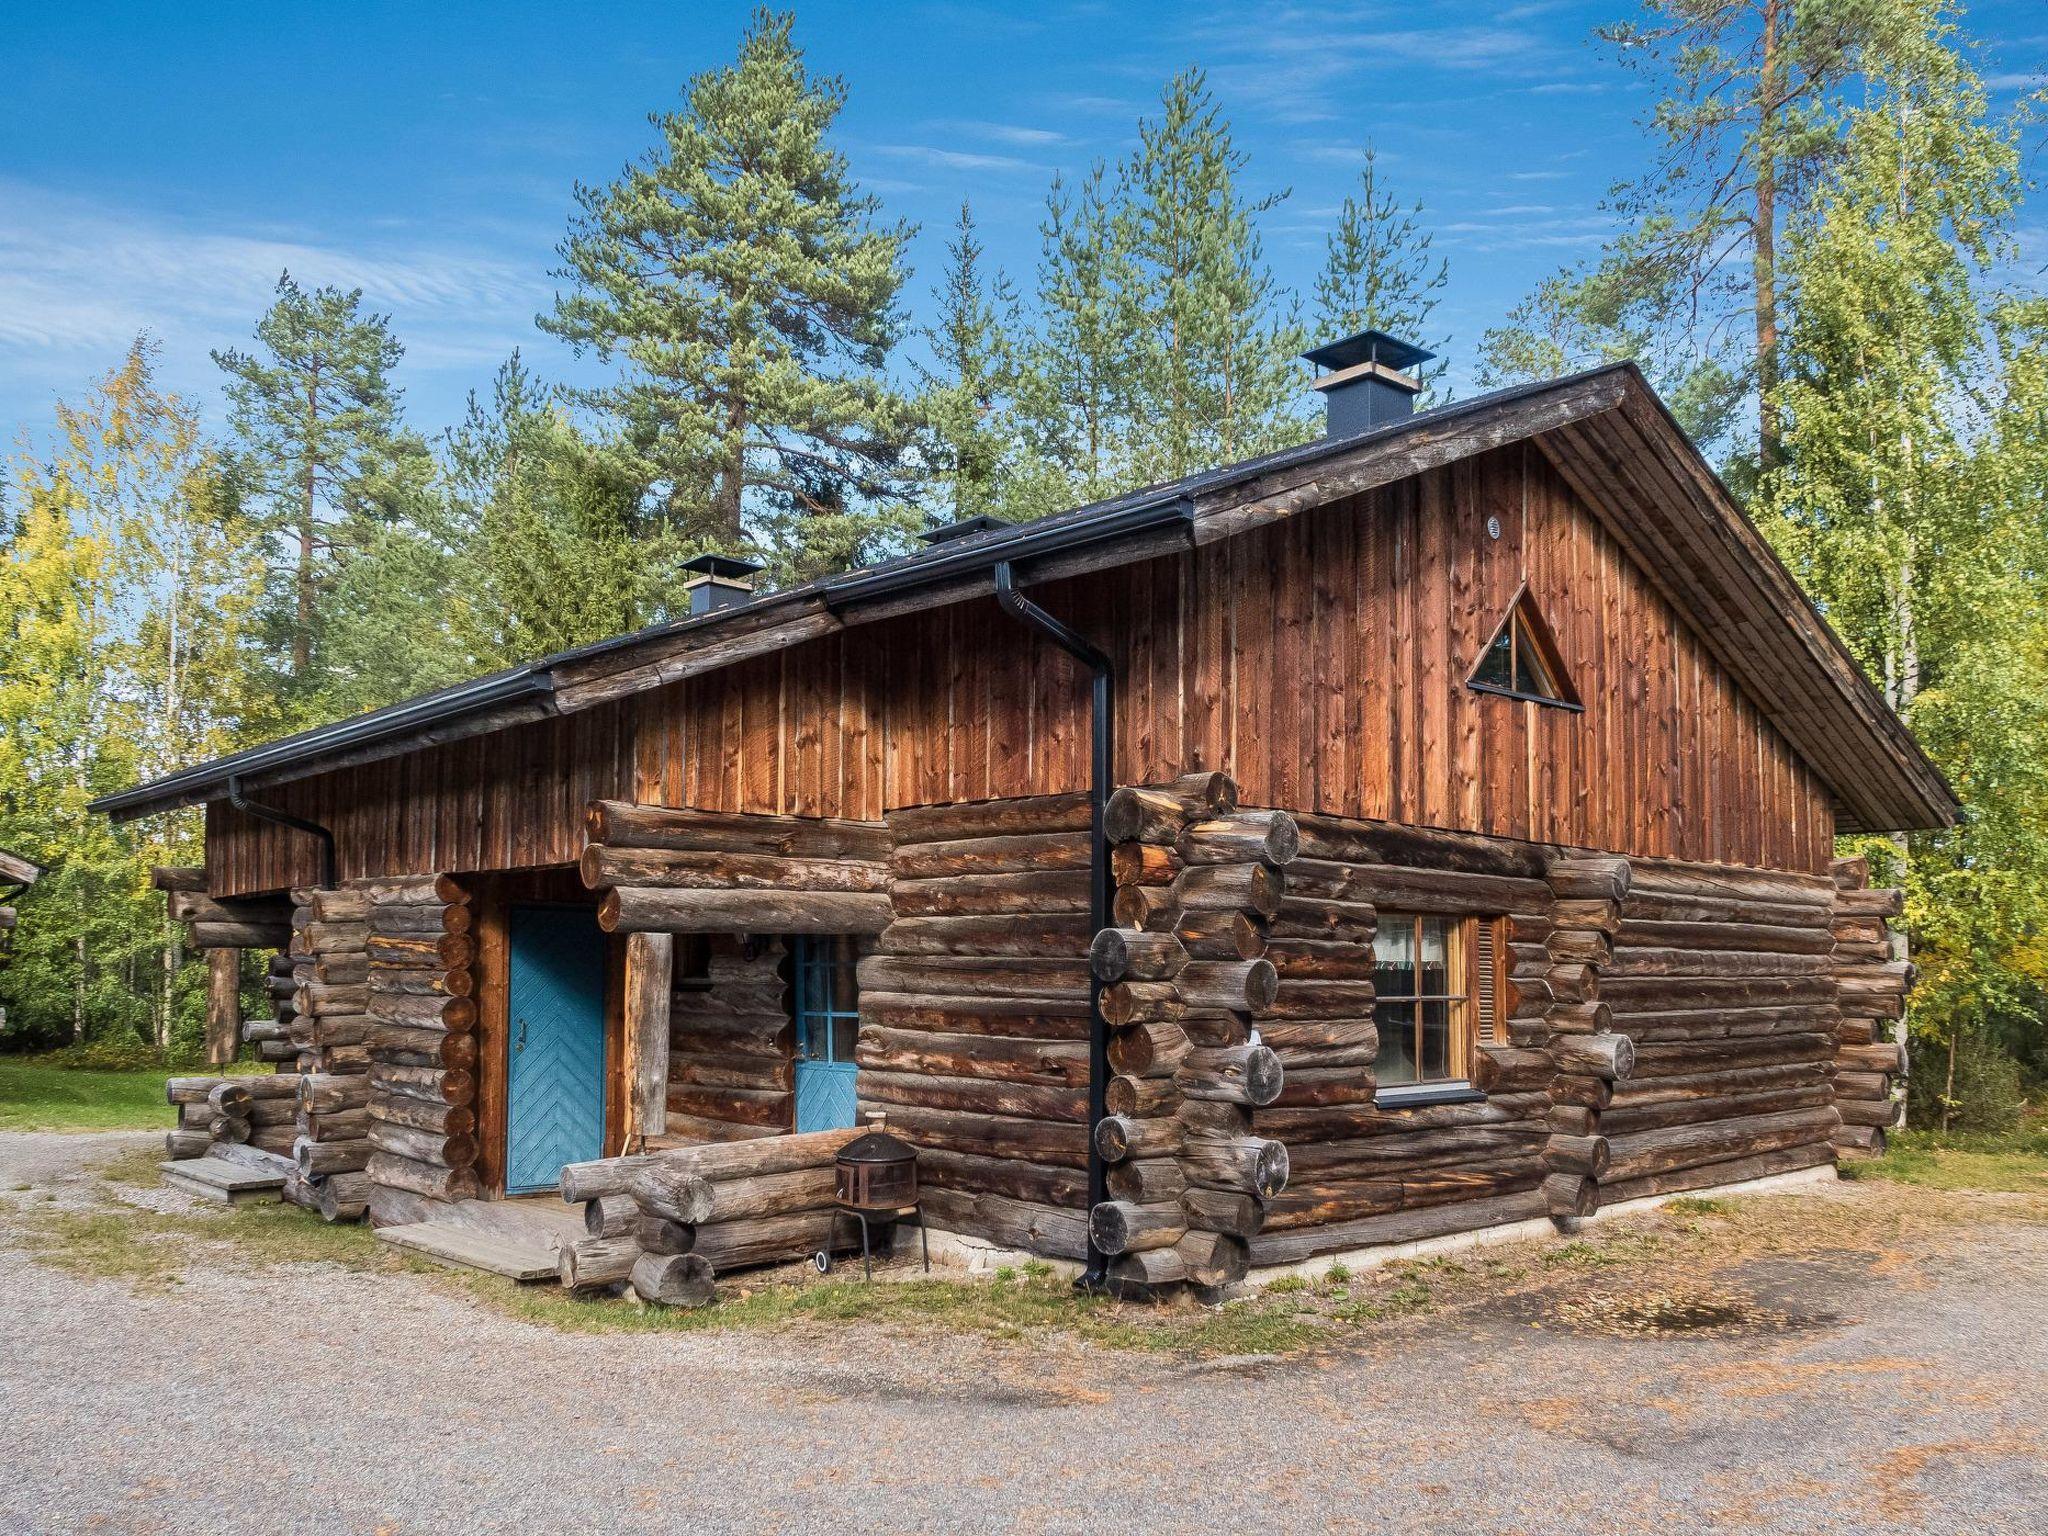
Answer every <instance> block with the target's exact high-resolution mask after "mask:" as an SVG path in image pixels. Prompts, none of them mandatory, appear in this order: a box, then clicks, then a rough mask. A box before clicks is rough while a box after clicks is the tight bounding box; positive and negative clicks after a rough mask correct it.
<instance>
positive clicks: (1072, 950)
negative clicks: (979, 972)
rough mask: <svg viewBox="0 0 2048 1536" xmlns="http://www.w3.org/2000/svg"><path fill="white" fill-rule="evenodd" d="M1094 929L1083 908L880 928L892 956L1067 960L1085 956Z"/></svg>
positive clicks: (906, 921) (915, 920) (919, 920)
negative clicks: (1014, 956)
mask: <svg viewBox="0 0 2048 1536" xmlns="http://www.w3.org/2000/svg"><path fill="white" fill-rule="evenodd" d="M1106 931H1107V930H1106ZM1095 932H1096V929H1095V923H1094V920H1093V919H1092V918H1090V917H1089V916H1088V914H1087V913H1085V912H1081V913H1072V914H1066V913H1036V914H1031V915H1025V916H1019V915H1016V914H1004V915H1000V916H993V917H987V916H974V917H904V918H898V919H897V920H896V921H894V922H892V923H890V924H889V925H888V927H886V928H884V929H883V930H882V939H881V947H882V949H883V950H884V951H885V952H886V953H888V954H892V955H989V956H1004V955H1016V956H1024V957H1051V958H1064V957H1066V956H1070V955H1082V954H1087V953H1088V945H1089V941H1090V939H1091V938H1093V937H1094V935H1095Z"/></svg>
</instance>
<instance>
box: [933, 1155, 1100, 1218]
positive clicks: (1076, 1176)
mask: <svg viewBox="0 0 2048 1536" xmlns="http://www.w3.org/2000/svg"><path fill="white" fill-rule="evenodd" d="M917 1175H918V1183H919V1184H920V1186H923V1187H933V1186H936V1187H939V1188H944V1189H958V1190H967V1191H970V1192H972V1193H975V1194H994V1195H1006V1196H1008V1197H1009V1198H1011V1199H1013V1200H1024V1201H1030V1202H1033V1203H1036V1204H1040V1205H1060V1206H1080V1205H1083V1204H1085V1203H1086V1201H1087V1199H1088V1176H1087V1174H1086V1173H1085V1172H1084V1171H1083V1170H1081V1169H1079V1168H1061V1167H1058V1166H1055V1165H1053V1164H1050V1163H1027V1162H1022V1161H1020V1160H1018V1159H1016V1158H1011V1157H981V1156H978V1155H976V1154H974V1153H971V1152H947V1151H943V1150H940V1149H938V1148H935V1147H926V1148H923V1149H921V1150H920V1151H919V1152H918V1154H917Z"/></svg>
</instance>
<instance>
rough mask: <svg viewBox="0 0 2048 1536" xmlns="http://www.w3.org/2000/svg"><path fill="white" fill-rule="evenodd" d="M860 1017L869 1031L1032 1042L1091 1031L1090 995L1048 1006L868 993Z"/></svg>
mask: <svg viewBox="0 0 2048 1536" xmlns="http://www.w3.org/2000/svg"><path fill="white" fill-rule="evenodd" d="M860 1016H861V1021H862V1027H863V1028H870V1027H880V1028H888V1029H904V1030H923V1031H929V1032H931V1033H933V1034H947V1035H1001V1036H1011V1037H1014V1038H1018V1039H1029V1040H1086V1039H1087V1038H1088V1027H1089V1026H1088V1021H1089V1012H1088V998H1087V994H1086V993H1085V992H1083V993H1080V994H1078V995H1075V996H1072V997H1068V998H1063V999H1059V1000H1052V1001H1046V1000H1036V999H1031V998H1016V997H980V998H976V997H924V996H919V995H916V994H914V993H905V992H873V991H867V990H863V991H862V993H861V998H860Z"/></svg>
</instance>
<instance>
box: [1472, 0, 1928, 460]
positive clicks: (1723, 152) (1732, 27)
mask: <svg viewBox="0 0 2048 1536" xmlns="http://www.w3.org/2000/svg"><path fill="white" fill-rule="evenodd" d="M1643 10H1644V13H1645V17H1644V20H1643V21H1641V22H1625V23H1621V24H1618V25H1615V26H1611V27H1605V28H1602V29H1601V30H1600V34H1599V35H1600V36H1601V37H1602V38H1603V39H1604V40H1605V41H1606V42H1607V43H1608V44H1609V45H1610V47H1611V48H1612V49H1613V50H1614V52H1615V54H1616V56H1617V57H1618V58H1619V59H1620V61H1621V62H1622V63H1623V64H1624V65H1626V66H1628V67H1630V68H1632V69H1636V70H1639V71H1641V72H1642V73H1644V74H1646V75H1647V76H1649V77H1650V78H1652V79H1653V80H1655V81H1656V82H1657V84H1658V85H1659V86H1660V87H1661V88H1662V90H1663V92H1664V95H1663V96H1662V98H1661V99H1660V100H1659V101H1658V102H1657V104H1656V106H1655V107H1654V108H1653V109H1652V111H1651V113H1650V115H1649V117H1648V119H1647V121H1646V122H1645V124H1644V128H1645V131H1646V133H1647V134H1648V135H1649V137H1650V139H1651V141H1652V142H1653V143H1654V144H1655V145H1656V163H1655V165H1654V166H1653V168H1652V169H1651V170H1650V171H1648V172H1647V173H1646V174H1645V175H1643V176H1642V177H1641V178H1640V179H1638V180H1636V181H1633V182H1626V183H1623V184H1621V185H1618V186H1617V187H1616V188H1615V189H1614V193H1613V196H1612V199H1611V206H1612V207H1613V209H1614V211H1615V212H1617V213H1618V214H1619V215H1620V216H1621V217H1622V218H1623V219H1625V220H1626V221H1627V222H1628V226H1629V227H1628V229H1627V230H1626V231H1625V232H1624V234H1623V235H1622V236H1621V238H1619V239H1618V240H1616V241H1614V242H1612V243H1611V244H1610V246H1609V247H1608V250H1607V251H1606V253H1605V254H1604V255H1603V256H1602V258H1601V259H1600V260H1599V261H1598V262H1597V263H1595V264H1594V265H1593V266H1592V267H1591V268H1589V269H1584V270H1581V271H1579V272H1576V273H1573V274H1570V275H1568V276H1567V277H1566V278H1565V279H1563V280H1562V281H1559V282H1556V283H1553V284H1552V285H1550V287H1549V289H1548V291H1547V294H1546V296H1545V298H1546V303H1545V304H1543V305H1539V306H1538V308H1537V310H1536V312H1535V313H1534V314H1525V315H1524V316H1523V317H1522V318H1523V320H1524V321H1525V322H1526V321H1529V320H1535V321H1536V322H1537V330H1538V332H1539V333H1540V332H1541V330H1542V329H1543V321H1544V320H1545V319H1546V318H1549V319H1551V320H1552V321H1554V320H1555V317H1556V315H1557V312H1558V310H1559V309H1563V310H1568V311H1569V312H1570V313H1571V320H1570V322H1569V323H1566V324H1553V325H1552V326H1551V329H1552V330H1553V333H1557V332H1566V331H1572V330H1576V331H1577V332H1578V333H1579V335H1578V339H1579V341H1580V342H1581V343H1582V344H1586V345H1585V350H1583V351H1580V352H1578V353H1577V354H1576V355H1574V356H1572V357H1571V358H1569V361H1570V362H1571V363H1573V364H1578V363H1586V362H1592V361H1597V360H1598V359H1599V357H1600V356H1602V355H1606V354H1612V353H1615V352H1622V351H1628V350H1630V349H1635V355H1638V356H1639V357H1640V358H1641V360H1642V361H1643V362H1644V363H1645V365H1646V367H1647V368H1648V370H1649V372H1650V374H1651V376H1652V378H1653V379H1654V380H1655V381H1656V382H1657V383H1658V384H1659V385H1660V387H1661V388H1662V389H1663V390H1664V391H1665V392H1666V393H1667V394H1669V395H1674V396H1681V397H1683V398H1684V399H1685V400H1686V402H1687V407H1688V409H1687V412H1686V415H1685V417H1684V418H1682V419H1686V420H1687V425H1688V427H1689V428H1691V429H1692V430H1693V431H1694V432H1695V435H1702V434H1706V435H1710V436H1719V435H1721V434H1722V433H1723V432H1724V431H1726V430H1727V429H1728V428H1729V427H1730V426H1731V425H1732V423H1733V421H1734V419H1735V414H1736V412H1737V411H1738V410H1739V409H1740V407H1741V406H1742V404H1743V402H1744V401H1745V400H1747V401H1750V402H1753V408H1754V410H1755V412H1756V423H1757V426H1756V433H1757V437H1756V451H1757V460H1758V463H1760V464H1761V465H1762V466H1763V468H1764V469H1766V470H1768V469H1769V468H1770V467H1771V466H1772V465H1773V464H1775V463H1776V462H1777V460H1778V457H1779V454H1780V449H1781V440H1782V436H1783V426H1782V423H1781V420H1780V413H1779V411H1778V408H1777V406H1776V405H1775V404H1774V401H1775V399H1776V393H1777V381H1778V375H1779V371H1780V367H1781V364H1782V358H1783V353H1784V336H1783V323H1784V315H1785V313H1786V310H1787V306H1788V304H1789V303H1790V301H1791V296H1790V295H1789V294H1788V293H1787V291H1786V289H1785V284H1784V280H1783V274H1782V273H1781V271H1780V244H1781V241H1782V237H1783V231H1782V224H1783V220H1784V217H1785V213H1786V210H1787V209H1791V208H1796V207H1798V206H1800V204H1801V203H1802V202H1803V201H1804V199H1805V198H1806V197H1807V195H1808V194H1809V192H1810V189H1811V188H1812V187H1813V186H1814V184H1815V181H1816V178H1817V177H1818V176H1819V175H1820V174H1821V172H1822V171H1823V169H1824V168H1825V167H1827V166H1828V165H1830V164H1831V163H1833V161H1834V160H1835V159H1836V158H1837V156H1838V154H1839V148H1840V146H1839V137H1838V133H1837V131H1836V127H1835V115H1836V111H1837V107H1838V99H1837V98H1838V93H1839V90H1840V88H1841V86H1842V84H1843V82H1844V81H1846V80H1848V79H1849V78H1850V77H1851V75H1852V74H1853V72H1854V71H1855V70H1856V68H1857V66H1858V61H1859V52H1860V50H1861V49H1862V48H1863V46H1864V45H1865V44H1866V42H1868V41H1869V40H1870V39H1871V38H1872V37H1873V36H1875V35H1878V34H1880V33H1881V32H1883V31H1884V30H1885V29H1886V28H1887V27H1888V25H1889V17H1888V15H1887V12H1888V11H1895V10H1896V4H1895V0H1811V3H1802V0H1643ZM1545 310H1548V311H1549V315H1548V316H1547V317H1546V315H1545V313H1544V312H1545ZM1485 350H1486V354H1487V359H1488V367H1489V377H1492V378H1503V377H1507V376H1511V375H1512V373H1513V371H1514V365H1515V363H1516V362H1517V360H1518V359H1527V358H1529V357H1532V356H1535V357H1540V356H1542V355H1543V352H1542V349H1541V347H1540V345H1539V346H1532V344H1531V336H1530V333H1529V329H1528V327H1527V326H1526V324H1525V325H1522V326H1517V325H1514V324H1511V325H1510V326H1509V327H1507V328H1504V329H1503V330H1501V331H1499V332H1495V333H1492V334H1490V335H1489V336H1488V338H1487V342H1486V348H1485Z"/></svg>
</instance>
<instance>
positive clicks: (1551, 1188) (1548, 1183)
mask: <svg viewBox="0 0 2048 1536" xmlns="http://www.w3.org/2000/svg"><path fill="white" fill-rule="evenodd" d="M1543 1204H1544V1209H1545V1210H1547V1211H1548V1212H1549V1213H1550V1214H1551V1215H1552V1216H1590V1215H1592V1214H1593V1212H1594V1211H1595V1210H1596V1209H1597V1208H1598V1207H1599V1204H1600V1187H1599V1186H1598V1185H1597V1184H1595V1183H1594V1182H1593V1181H1592V1180H1591V1179H1589V1178H1585V1177H1583V1176H1582V1175H1580V1174H1576V1173H1553V1174H1551V1175H1550V1176H1549V1177H1548V1178H1546V1179H1545V1180H1544V1181H1543Z"/></svg>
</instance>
